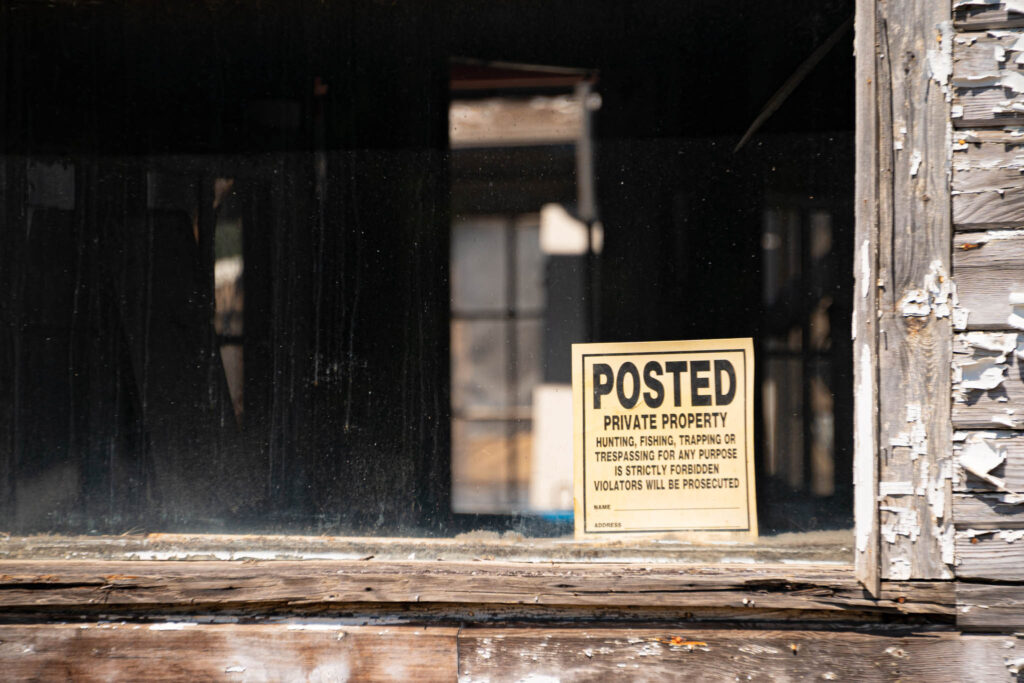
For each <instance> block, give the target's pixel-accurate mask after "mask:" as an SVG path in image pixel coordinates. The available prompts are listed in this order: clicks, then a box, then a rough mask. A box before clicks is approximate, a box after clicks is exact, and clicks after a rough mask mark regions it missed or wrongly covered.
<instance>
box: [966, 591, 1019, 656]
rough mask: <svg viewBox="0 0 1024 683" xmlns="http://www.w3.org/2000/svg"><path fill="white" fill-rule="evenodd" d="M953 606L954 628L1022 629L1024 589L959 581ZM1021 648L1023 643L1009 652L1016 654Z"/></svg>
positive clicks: (1017, 643) (1016, 644)
mask: <svg viewBox="0 0 1024 683" xmlns="http://www.w3.org/2000/svg"><path fill="white" fill-rule="evenodd" d="M956 606H957V609H956V625H957V628H962V629H982V630H986V631H1012V630H1016V629H1024V585H1013V584H996V585H992V584H983V583H966V582H963V581H958V582H957V585H956ZM1009 642H1014V641H1009ZM1021 646H1024V643H1019V641H1017V642H1016V643H1014V645H1013V646H1012V648H1013V649H1014V650H1016V649H1017V648H1018V647H1021ZM1007 649H1010V647H1007ZM1022 656H1024V655H1022Z"/></svg>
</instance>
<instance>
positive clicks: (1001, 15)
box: [953, 3, 1024, 31]
mask: <svg viewBox="0 0 1024 683" xmlns="http://www.w3.org/2000/svg"><path fill="white" fill-rule="evenodd" d="M956 4H957V5H959V3H956ZM953 16H954V17H955V19H956V21H955V26H956V28H957V29H960V30H964V31H978V30H983V29H989V28H1016V27H1020V26H1024V15H1022V14H1020V13H1018V12H1015V11H1013V10H1011V9H1007V7H1006V5H1005V4H1003V3H992V4H975V5H965V6H957V7H956V8H955V10H954V12H953Z"/></svg>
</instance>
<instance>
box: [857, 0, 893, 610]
mask: <svg viewBox="0 0 1024 683" xmlns="http://www.w3.org/2000/svg"><path fill="white" fill-rule="evenodd" d="M854 29H855V32H854V53H855V54H856V65H855V69H856V74H855V85H854V87H855V90H856V112H855V117H856V126H855V127H856V132H855V135H856V143H855V148H856V182H855V189H854V194H855V197H854V223H855V235H854V244H855V245H856V246H855V253H856V254H857V257H856V265H855V267H854V282H855V284H854V291H855V292H856V295H855V296H854V301H853V321H852V328H853V357H854V364H853V377H854V386H855V387H856V388H857V390H856V393H855V398H854V435H853V469H854V477H853V479H854V490H853V500H854V504H853V505H854V525H855V529H854V537H855V544H854V565H855V568H856V573H857V578H858V579H859V580H860V581H861V583H862V584H863V585H864V586H865V588H867V590H868V591H869V592H870V593H871V594H872V595H876V596H877V595H878V593H879V590H880V580H881V574H880V573H879V568H878V504H877V501H876V498H877V495H878V455H877V454H878V430H877V426H878V299H877V297H876V296H875V283H876V282H877V280H878V259H877V255H878V224H879V182H878V181H879V177H880V175H881V169H880V168H879V144H880V143H879V135H878V123H879V119H880V118H881V115H882V113H883V112H881V111H880V110H879V108H878V93H877V88H878V78H877V75H876V65H877V63H878V55H877V54H876V49H875V45H876V43H877V40H878V35H877V34H878V32H877V29H876V24H875V4H874V3H873V2H860V3H857V9H856V15H855V20H854ZM888 130H889V133H890V134H891V132H892V126H891V122H890V124H889V127H888ZM890 187H891V185H890Z"/></svg>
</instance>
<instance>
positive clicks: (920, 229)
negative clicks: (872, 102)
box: [855, 0, 953, 579]
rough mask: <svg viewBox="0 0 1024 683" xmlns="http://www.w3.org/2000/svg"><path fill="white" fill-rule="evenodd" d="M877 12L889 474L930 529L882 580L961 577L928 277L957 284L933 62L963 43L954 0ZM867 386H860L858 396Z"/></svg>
mask: <svg viewBox="0 0 1024 683" xmlns="http://www.w3.org/2000/svg"><path fill="white" fill-rule="evenodd" d="M868 4H870V3H868ZM877 8H878V15H879V21H878V27H879V29H878V40H877V46H878V47H877V52H876V55H877V63H876V75H877V80H876V82H877V88H878V90H877V97H878V101H877V108H878V112H879V113H878V115H877V122H878V136H879V137H878V150H879V152H878V153H879V161H878V167H877V168H878V171H877V173H878V182H879V188H880V193H879V198H878V202H879V235H878V243H877V244H878V263H879V267H878V282H879V283H880V285H881V287H882V291H881V294H880V296H881V303H880V308H881V312H882V316H881V318H880V319H879V333H880V343H879V345H878V363H879V389H878V392H879V394H878V403H879V410H878V420H879V428H880V433H879V444H880V446H879V451H878V452H879V453H880V454H882V458H881V463H880V465H879V478H878V481H879V486H883V485H885V484H886V483H888V482H903V481H906V480H907V476H908V473H910V474H911V476H912V479H911V484H912V485H911V488H910V493H908V494H907V495H903V496H902V498H903V500H901V501H900V506H901V507H903V508H907V509H910V510H912V511H913V513H914V514H915V515H916V518H917V520H919V528H920V532H919V534H914V535H910V534H908V535H903V534H897V535H896V536H895V538H892V537H890V539H889V540H891V541H892V542H888V541H887V542H883V543H881V545H880V548H881V554H880V555H881V557H880V566H881V571H882V578H922V579H924V578H928V579H940V578H948V577H950V576H952V572H951V570H950V568H949V566H948V564H949V563H950V562H952V559H953V558H952V544H951V537H950V529H951V528H952V527H951V524H950V520H949V517H950V515H949V510H950V503H951V501H950V496H951V493H952V490H951V486H950V485H949V482H948V481H946V480H945V479H944V475H943V472H945V471H946V468H947V467H948V466H949V464H948V463H949V460H950V458H951V445H950V439H949V435H950V433H951V428H950V403H949V401H950V398H949V392H948V387H949V386H950V384H949V383H950V360H951V358H950V356H951V354H950V347H951V335H952V326H951V324H950V320H949V318H948V317H940V311H941V310H942V309H941V308H940V306H939V304H940V301H939V300H938V299H937V298H936V297H934V296H932V295H929V294H927V290H928V287H927V285H926V283H928V282H929V281H933V282H945V280H946V278H948V276H949V274H950V267H951V264H950V244H951V240H952V228H951V223H950V188H949V181H948V177H947V171H948V159H947V151H946V150H947V144H948V126H949V104H948V103H947V102H946V98H945V93H944V92H943V87H941V84H939V83H936V79H934V78H933V73H932V70H931V68H930V67H929V65H928V63H929V55H930V53H931V52H932V51H934V50H939V51H940V52H941V50H942V49H943V48H944V47H950V48H951V46H949V45H948V43H946V45H943V44H941V43H937V42H936V36H938V37H939V39H940V40H942V41H950V40H952V39H953V36H952V34H951V33H946V34H940V33H937V31H936V27H937V26H940V25H942V23H943V22H948V21H949V11H950V9H949V5H944V4H942V3H935V2H929V1H927V0H915V1H913V2H901V3H886V4H878V5H877ZM939 80H942V79H941V78H940V79H939ZM897 142H898V143H900V144H896V143H897ZM858 175H860V176H863V175H864V174H862V173H859V174H858ZM857 246H858V248H859V247H860V245H857ZM857 267H858V268H859V267H860V266H857ZM866 284H868V286H870V283H866ZM922 290H924V291H925V293H924V294H923V295H921V292H922ZM915 294H917V295H919V296H923V297H924V298H925V300H926V312H925V314H924V315H923V316H921V317H906V316H904V315H903V313H902V306H901V301H903V300H904V299H905V297H907V296H910V295H915ZM859 391H861V387H860V386H857V387H856V388H855V395H856V392H859ZM910 418H912V422H913V423H914V424H908V419H910ZM859 427H860V424H859V423H858V428H859ZM908 431H911V432H914V433H915V434H917V435H918V437H919V438H918V439H917V447H916V448H890V444H891V443H893V442H894V441H899V440H900V437H902V436H903V435H905V434H906V433H907V432H908ZM924 463H927V467H925V466H924V465H923V464H924Z"/></svg>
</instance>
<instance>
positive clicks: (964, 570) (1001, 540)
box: [956, 529, 1024, 581]
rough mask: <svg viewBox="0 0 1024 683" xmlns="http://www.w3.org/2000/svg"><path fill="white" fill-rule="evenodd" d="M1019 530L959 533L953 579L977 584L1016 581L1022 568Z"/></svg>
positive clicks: (1023, 557)
mask: <svg viewBox="0 0 1024 683" xmlns="http://www.w3.org/2000/svg"><path fill="white" fill-rule="evenodd" d="M1019 532H1020V530H1019V529H1010V530H985V531H983V532H982V533H980V534H972V533H969V532H958V533H957V538H956V560H957V564H956V575H957V578H959V579H968V580H980V581H1019V580H1020V575H1021V572H1020V568H1021V567H1024V538H1020V537H1019V536H1018V534H1019Z"/></svg>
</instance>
